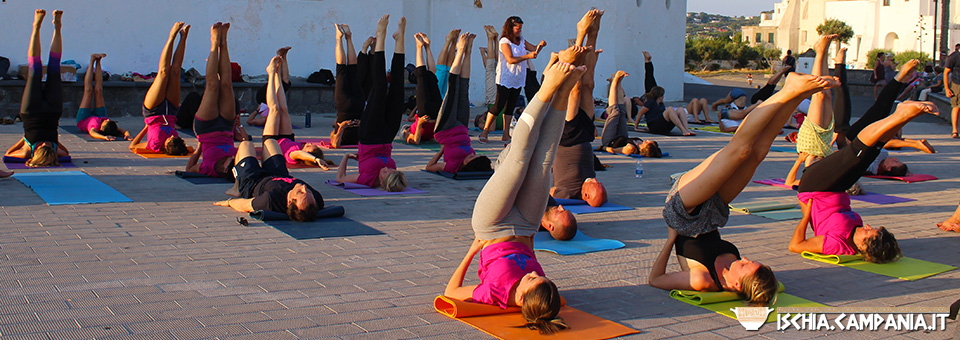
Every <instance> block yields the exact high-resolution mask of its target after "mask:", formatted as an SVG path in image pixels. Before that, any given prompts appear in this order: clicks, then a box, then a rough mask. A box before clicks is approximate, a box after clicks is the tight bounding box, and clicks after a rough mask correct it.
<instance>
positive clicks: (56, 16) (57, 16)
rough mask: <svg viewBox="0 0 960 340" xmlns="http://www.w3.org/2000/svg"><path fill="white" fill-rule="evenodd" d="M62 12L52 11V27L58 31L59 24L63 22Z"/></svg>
mask: <svg viewBox="0 0 960 340" xmlns="http://www.w3.org/2000/svg"><path fill="white" fill-rule="evenodd" d="M62 18H63V10H59V9H58V10H54V11H53V27H54V28H56V29H60V24H61V23H62V22H63V21H62Z"/></svg>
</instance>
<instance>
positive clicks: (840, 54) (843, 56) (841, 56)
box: [833, 47, 847, 64]
mask: <svg viewBox="0 0 960 340" xmlns="http://www.w3.org/2000/svg"><path fill="white" fill-rule="evenodd" d="M833 63H834V64H846V63H847V48H846V47H841V48H840V50H839V51H837V55H836V56H835V57H833Z"/></svg>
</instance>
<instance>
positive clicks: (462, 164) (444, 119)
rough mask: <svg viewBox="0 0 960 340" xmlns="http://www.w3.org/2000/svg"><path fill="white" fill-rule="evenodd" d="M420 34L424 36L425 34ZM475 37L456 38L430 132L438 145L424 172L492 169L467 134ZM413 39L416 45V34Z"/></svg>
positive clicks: (485, 157) (467, 35)
mask: <svg viewBox="0 0 960 340" xmlns="http://www.w3.org/2000/svg"><path fill="white" fill-rule="evenodd" d="M420 34H422V33H420ZM422 37H423V39H426V36H425V35H424V36H422ZM475 37H476V35H473V34H461V35H460V40H459V41H457V53H456V56H455V57H454V59H453V65H452V66H451V67H450V78H448V79H447V89H446V92H447V95H446V96H445V97H444V98H443V104H442V105H441V106H440V115H439V118H438V119H437V125H436V132H434V138H436V139H437V142H438V143H440V145H442V147H441V148H440V151H437V154H436V155H434V156H433V158H432V159H430V162H428V163H427V167H426V169H427V171H446V172H450V173H456V172H460V171H490V170H493V169H492V168H490V158H487V156H478V155H477V152H476V151H474V150H473V147H472V146H471V145H470V135H468V134H467V124H468V123H469V121H470V95H469V94H470V49H471V48H473V39H474V38H475ZM417 41H418V44H419V41H420V37H419V36H418V37H417ZM418 86H419V85H418ZM418 98H419V97H418ZM418 100H419V99H418ZM441 156H443V161H442V162H441V161H440V157H441Z"/></svg>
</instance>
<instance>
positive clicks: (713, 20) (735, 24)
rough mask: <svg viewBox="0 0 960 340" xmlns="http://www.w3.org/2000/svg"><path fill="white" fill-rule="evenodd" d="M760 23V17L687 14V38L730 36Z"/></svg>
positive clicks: (701, 13)
mask: <svg viewBox="0 0 960 340" xmlns="http://www.w3.org/2000/svg"><path fill="white" fill-rule="evenodd" d="M759 23H760V16H752V17H744V16H738V17H728V16H725V15H719V14H708V13H703V12H700V13H693V12H689V13H687V36H721V37H726V36H732V35H734V34H736V33H737V32H740V27H741V26H752V25H757V24H759Z"/></svg>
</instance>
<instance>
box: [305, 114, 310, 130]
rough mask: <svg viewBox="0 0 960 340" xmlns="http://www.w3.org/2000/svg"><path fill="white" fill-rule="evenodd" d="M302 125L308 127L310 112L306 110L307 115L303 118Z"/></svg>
mask: <svg viewBox="0 0 960 340" xmlns="http://www.w3.org/2000/svg"><path fill="white" fill-rule="evenodd" d="M303 127H310V112H309V111H307V116H306V117H304V118H303Z"/></svg>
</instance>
